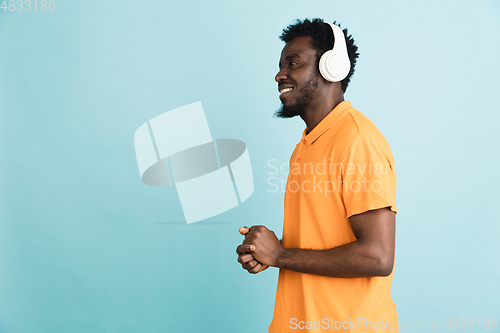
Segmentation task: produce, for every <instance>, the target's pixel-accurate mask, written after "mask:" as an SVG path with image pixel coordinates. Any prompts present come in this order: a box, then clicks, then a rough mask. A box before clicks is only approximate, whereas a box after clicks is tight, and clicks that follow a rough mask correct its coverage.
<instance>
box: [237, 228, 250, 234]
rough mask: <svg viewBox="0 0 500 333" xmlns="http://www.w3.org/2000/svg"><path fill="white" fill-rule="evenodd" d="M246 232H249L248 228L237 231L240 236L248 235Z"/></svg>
mask: <svg viewBox="0 0 500 333" xmlns="http://www.w3.org/2000/svg"><path fill="white" fill-rule="evenodd" d="M248 231H250V228H249V227H243V228H240V229H239V232H240V234H242V235H246V234H247V233H248Z"/></svg>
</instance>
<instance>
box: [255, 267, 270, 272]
mask: <svg viewBox="0 0 500 333" xmlns="http://www.w3.org/2000/svg"><path fill="white" fill-rule="evenodd" d="M268 268H269V266H268V265H262V267H261V268H260V269H259V271H258V272H257V273H260V272H262V271H265V270H266V269H268Z"/></svg>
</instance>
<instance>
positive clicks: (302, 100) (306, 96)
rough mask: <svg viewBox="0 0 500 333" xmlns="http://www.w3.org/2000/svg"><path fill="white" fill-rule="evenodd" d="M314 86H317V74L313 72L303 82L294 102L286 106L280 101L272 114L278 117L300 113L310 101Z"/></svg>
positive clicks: (290, 116)
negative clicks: (279, 104)
mask: <svg viewBox="0 0 500 333" xmlns="http://www.w3.org/2000/svg"><path fill="white" fill-rule="evenodd" d="M316 88H318V74H317V73H313V74H312V75H311V77H310V78H309V80H307V82H306V83H305V84H304V87H303V88H302V91H301V94H300V95H299V96H298V97H297V98H295V101H294V102H295V103H292V104H291V105H287V106H285V105H284V104H283V103H281V107H280V108H279V109H278V110H276V112H275V113H274V116H275V117H278V118H292V117H295V116H300V115H302V113H303V112H304V109H305V108H306V107H307V106H308V105H309V103H311V101H312V99H313V93H314V90H316Z"/></svg>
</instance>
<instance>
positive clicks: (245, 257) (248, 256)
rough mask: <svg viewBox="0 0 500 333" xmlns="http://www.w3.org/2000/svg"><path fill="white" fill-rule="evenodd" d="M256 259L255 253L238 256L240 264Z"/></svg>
mask: <svg viewBox="0 0 500 333" xmlns="http://www.w3.org/2000/svg"><path fill="white" fill-rule="evenodd" d="M251 260H254V257H253V255H251V254H249V253H247V254H242V255H239V256H238V262H239V263H240V264H246V263H247V262H249V261H251Z"/></svg>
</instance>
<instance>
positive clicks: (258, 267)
mask: <svg viewBox="0 0 500 333" xmlns="http://www.w3.org/2000/svg"><path fill="white" fill-rule="evenodd" d="M261 268H262V264H260V263H259V264H257V265H256V266H255V267H254V268H252V269H249V270H248V273H250V274H257V273H258V272H259V270H260V269H261Z"/></svg>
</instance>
